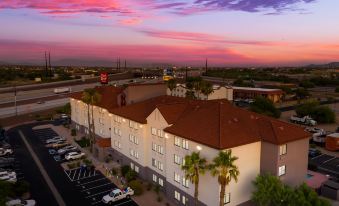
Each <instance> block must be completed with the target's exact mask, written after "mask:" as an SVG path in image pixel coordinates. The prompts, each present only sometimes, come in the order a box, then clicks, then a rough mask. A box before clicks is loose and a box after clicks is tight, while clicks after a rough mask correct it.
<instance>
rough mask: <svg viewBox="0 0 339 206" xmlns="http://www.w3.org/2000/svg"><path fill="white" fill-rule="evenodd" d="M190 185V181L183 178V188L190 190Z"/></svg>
mask: <svg viewBox="0 0 339 206" xmlns="http://www.w3.org/2000/svg"><path fill="white" fill-rule="evenodd" d="M188 184H189V180H188V179H186V178H185V177H183V178H182V186H184V187H187V188H188Z"/></svg>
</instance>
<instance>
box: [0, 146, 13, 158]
mask: <svg viewBox="0 0 339 206" xmlns="http://www.w3.org/2000/svg"><path fill="white" fill-rule="evenodd" d="M10 154H13V150H12V149H10V148H0V157H2V156H5V155H10Z"/></svg>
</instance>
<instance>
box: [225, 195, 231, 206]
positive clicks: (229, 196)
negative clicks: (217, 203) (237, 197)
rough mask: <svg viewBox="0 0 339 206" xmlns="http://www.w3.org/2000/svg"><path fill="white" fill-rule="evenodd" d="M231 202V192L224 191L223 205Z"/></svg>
mask: <svg viewBox="0 0 339 206" xmlns="http://www.w3.org/2000/svg"><path fill="white" fill-rule="evenodd" d="M230 202H231V193H225V195H224V205H226V204H228V203H230Z"/></svg>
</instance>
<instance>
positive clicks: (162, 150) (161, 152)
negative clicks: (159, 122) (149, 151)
mask: <svg viewBox="0 0 339 206" xmlns="http://www.w3.org/2000/svg"><path fill="white" fill-rule="evenodd" d="M158 153H160V154H164V147H162V146H161V145H158Z"/></svg>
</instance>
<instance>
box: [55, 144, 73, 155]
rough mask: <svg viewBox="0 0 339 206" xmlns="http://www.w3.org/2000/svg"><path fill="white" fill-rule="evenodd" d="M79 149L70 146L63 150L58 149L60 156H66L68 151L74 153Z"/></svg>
mask: <svg viewBox="0 0 339 206" xmlns="http://www.w3.org/2000/svg"><path fill="white" fill-rule="evenodd" d="M77 149H78V148H77V147H76V146H73V145H68V146H65V147H63V148H61V149H58V154H65V153H66V152H68V151H74V150H77Z"/></svg>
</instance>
